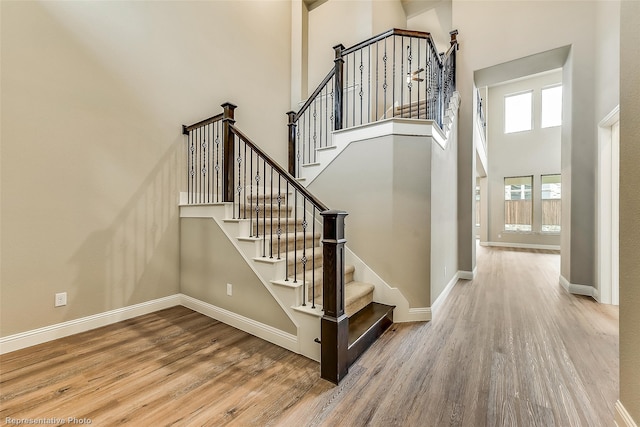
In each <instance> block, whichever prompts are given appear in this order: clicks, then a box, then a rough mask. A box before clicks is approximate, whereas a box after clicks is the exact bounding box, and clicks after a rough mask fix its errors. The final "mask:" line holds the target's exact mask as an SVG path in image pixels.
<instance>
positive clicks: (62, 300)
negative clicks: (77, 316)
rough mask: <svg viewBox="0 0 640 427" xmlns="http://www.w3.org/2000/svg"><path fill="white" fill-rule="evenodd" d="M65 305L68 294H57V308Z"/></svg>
mask: <svg viewBox="0 0 640 427" xmlns="http://www.w3.org/2000/svg"><path fill="white" fill-rule="evenodd" d="M63 305H67V293H66V292H60V293H59V294H56V300H55V306H56V307H62V306H63Z"/></svg>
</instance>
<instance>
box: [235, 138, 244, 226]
mask: <svg viewBox="0 0 640 427" xmlns="http://www.w3.org/2000/svg"><path fill="white" fill-rule="evenodd" d="M243 142H244V141H243V140H242V139H240V138H238V158H237V159H236V161H237V162H238V187H237V188H236V191H237V193H238V219H240V200H241V198H242V197H241V195H242V182H241V179H242V151H241V150H242V147H240V146H241V145H242V143H243ZM245 144H246V143H245Z"/></svg>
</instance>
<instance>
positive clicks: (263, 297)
mask: <svg viewBox="0 0 640 427" xmlns="http://www.w3.org/2000/svg"><path fill="white" fill-rule="evenodd" d="M227 283H229V284H231V285H232V295H231V296H229V295H227ZM180 289H181V291H182V293H183V294H185V295H188V296H190V297H193V298H196V299H198V300H200V301H204V302H206V303H209V304H213V305H215V306H216V307H220V308H223V309H225V310H228V311H231V312H233V313H237V314H239V315H241V316H244V317H247V318H249V319H253V320H256V321H258V322H261V323H264V324H266V325H269V326H272V327H274V328H276V329H280V330H282V331H285V332H288V333H290V334H294V335H295V334H297V330H296V326H295V325H294V324H293V322H292V321H291V319H289V317H288V316H287V315H286V313H285V312H284V310H283V309H282V307H280V306H279V305H278V303H277V302H276V301H275V299H274V298H273V296H272V295H271V294H270V293H269V291H268V290H267V289H266V288H265V286H264V284H263V283H262V282H261V281H260V279H259V278H258V276H257V275H256V274H255V272H254V271H253V270H252V269H251V268H250V267H249V265H248V264H247V262H246V261H245V259H244V258H243V257H242V256H241V255H240V253H239V252H238V250H237V249H236V248H235V247H234V246H233V245H232V244H231V242H230V241H229V239H228V238H227V236H226V235H225V234H224V232H223V231H222V230H221V229H220V227H219V226H218V224H216V223H215V221H214V220H213V219H209V218H207V219H203V218H182V219H181V220H180Z"/></svg>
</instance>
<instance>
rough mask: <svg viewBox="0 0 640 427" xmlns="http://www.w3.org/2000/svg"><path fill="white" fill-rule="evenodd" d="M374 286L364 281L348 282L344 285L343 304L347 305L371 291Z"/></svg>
mask: <svg viewBox="0 0 640 427" xmlns="http://www.w3.org/2000/svg"><path fill="white" fill-rule="evenodd" d="M374 289H375V286H374V285H372V284H371V283H366V282H356V281H353V282H349V283H347V284H346V285H345V287H344V305H345V306H348V305H349V304H350V303H351V302H353V301H355V300H356V299H358V298H360V297H362V296H364V295H366V294H368V293H370V292H373V290H374Z"/></svg>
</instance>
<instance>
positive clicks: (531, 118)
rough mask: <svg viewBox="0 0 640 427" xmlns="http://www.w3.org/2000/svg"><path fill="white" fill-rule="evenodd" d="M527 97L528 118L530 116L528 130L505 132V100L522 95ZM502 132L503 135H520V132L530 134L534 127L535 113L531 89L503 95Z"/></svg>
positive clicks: (506, 109)
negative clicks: (528, 99) (528, 98)
mask: <svg viewBox="0 0 640 427" xmlns="http://www.w3.org/2000/svg"><path fill="white" fill-rule="evenodd" d="M527 94H528V95H529V97H530V99H531V102H530V103H529V116H530V120H529V128H528V129H520V130H507V111H508V108H507V99H508V98H513V97H517V96H522V95H527ZM502 104H503V122H504V123H503V131H504V133H505V135H509V134H514V133H520V132H530V131H532V130H533V127H534V111H535V108H534V107H535V105H534V96H533V89H527V90H523V91H520V92H513V93H509V94H506V95H504V100H503V103H502Z"/></svg>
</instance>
